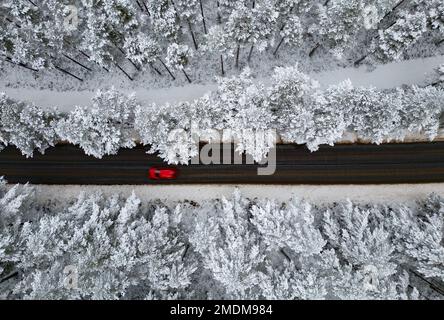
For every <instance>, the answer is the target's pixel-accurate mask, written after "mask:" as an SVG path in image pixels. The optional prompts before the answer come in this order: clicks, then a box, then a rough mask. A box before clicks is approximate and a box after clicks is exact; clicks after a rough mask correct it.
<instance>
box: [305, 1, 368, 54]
mask: <svg viewBox="0 0 444 320" xmlns="http://www.w3.org/2000/svg"><path fill="white" fill-rule="evenodd" d="M364 8H365V4H364V2H363V1H362V0H351V1H350V0H330V1H328V4H327V5H319V9H318V10H319V21H317V24H316V25H314V26H312V27H310V30H311V32H312V33H314V34H315V35H317V36H318V37H319V38H320V39H319V41H318V43H319V44H320V45H323V46H325V47H326V48H328V49H330V50H331V51H332V52H333V54H334V55H335V56H336V57H337V58H341V57H342V55H343V53H344V50H345V49H346V47H347V45H348V44H350V43H351V41H352V40H353V39H354V37H355V36H356V34H357V33H358V32H359V31H360V30H361V29H362V28H363V27H364V23H363V17H364V15H363V10H364Z"/></svg>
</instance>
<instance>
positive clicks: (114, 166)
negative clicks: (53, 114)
mask: <svg viewBox="0 0 444 320" xmlns="http://www.w3.org/2000/svg"><path fill="white" fill-rule="evenodd" d="M146 149H147V148H146V147H142V146H138V147H136V148H134V149H122V150H120V152H119V153H118V154H117V155H114V156H106V157H104V158H103V159H101V160H99V159H96V158H94V157H90V156H86V155H85V154H84V153H83V151H82V150H81V149H80V148H77V147H75V146H72V145H58V146H56V147H55V148H50V149H48V150H47V151H46V154H45V155H41V154H38V153H36V154H35V155H34V157H33V158H29V159H27V158H25V157H24V156H22V155H21V154H20V152H19V151H18V150H17V149H15V148H13V147H7V148H6V149H4V150H3V151H1V152H0V175H4V176H5V177H6V179H7V180H8V181H9V182H10V183H25V182H30V183H33V184H196V183H217V184H224V183H233V184H244V183H250V184H373V183H374V184H382V183H425V182H444V142H434V143H416V144H413V143H412V144H385V145H380V146H376V145H337V146H335V147H328V146H325V147H321V148H320V150H319V151H317V152H313V153H310V152H309V151H308V150H307V149H306V148H305V147H304V146H295V145H279V146H278V148H277V169H276V172H275V174H274V175H271V176H258V175H257V167H258V165H246V164H242V165H188V166H178V169H179V176H178V178H177V179H176V180H174V181H153V180H149V179H148V168H149V167H150V166H162V167H164V166H165V164H164V163H163V162H162V159H160V158H159V157H157V156H156V155H148V154H146V153H145V150H146Z"/></svg>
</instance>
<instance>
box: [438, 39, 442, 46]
mask: <svg viewBox="0 0 444 320" xmlns="http://www.w3.org/2000/svg"><path fill="white" fill-rule="evenodd" d="M443 43H444V39H442V40H439V41H438V42H437V43H436V45H437V46H440V45H441V44H443Z"/></svg>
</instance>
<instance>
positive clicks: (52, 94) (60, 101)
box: [0, 55, 444, 111]
mask: <svg viewBox="0 0 444 320" xmlns="http://www.w3.org/2000/svg"><path fill="white" fill-rule="evenodd" d="M442 63H444V55H439V56H435V57H430V58H425V59H413V60H405V61H400V62H392V63H388V64H385V65H379V66H377V67H376V68H375V69H373V70H372V71H369V70H368V67H367V66H365V65H362V66H361V67H359V68H353V67H350V68H338V69H335V70H331V71H324V72H317V73H311V74H310V76H311V77H312V78H313V79H316V80H318V81H319V83H320V85H321V86H322V87H326V86H328V85H333V84H338V83H339V82H341V81H344V80H347V79H350V80H351V81H352V83H353V84H354V85H355V86H364V87H376V88H378V89H388V88H394V87H399V86H402V85H412V84H418V85H421V84H425V83H426V81H427V79H428V77H429V76H430V75H431V74H432V73H433V72H434V69H435V68H437V67H438V66H439V65H440V64H442ZM258 81H261V82H263V83H264V84H267V83H268V82H269V81H270V79H269V78H261V79H258ZM216 87H217V85H216V83H215V82H212V83H208V84H188V85H184V86H176V87H174V86H173V87H165V88H147V87H137V86H136V87H133V88H131V89H121V91H122V92H124V93H135V94H136V97H137V100H138V101H140V102H141V103H142V104H144V105H148V104H150V103H157V104H163V103H166V102H170V103H173V102H178V101H192V100H194V99H196V98H199V97H201V96H202V95H204V94H205V93H207V92H209V91H212V90H215V89H216ZM0 92H5V93H6V94H7V95H8V96H9V97H11V98H14V99H18V100H25V101H28V102H32V103H35V104H36V105H38V106H40V107H44V108H52V107H55V106H57V107H58V109H59V110H60V111H69V110H71V109H73V107H74V106H88V105H90V102H91V99H92V97H93V96H94V94H95V91H94V90H83V91H54V90H50V89H38V88H30V87H26V88H17V87H9V86H7V85H5V84H4V83H1V82H0Z"/></svg>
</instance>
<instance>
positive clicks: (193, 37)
mask: <svg viewBox="0 0 444 320" xmlns="http://www.w3.org/2000/svg"><path fill="white" fill-rule="evenodd" d="M187 22H188V28H189V29H190V33H191V38H192V39H193V44H194V48H195V49H196V50H198V49H199V48H198V46H197V42H196V38H195V36H194V32H193V28H192V27H191V22H190V20H189V19H187Z"/></svg>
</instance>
